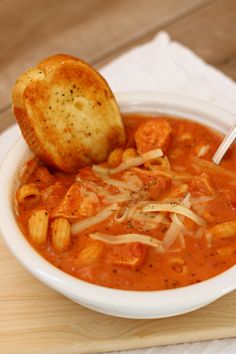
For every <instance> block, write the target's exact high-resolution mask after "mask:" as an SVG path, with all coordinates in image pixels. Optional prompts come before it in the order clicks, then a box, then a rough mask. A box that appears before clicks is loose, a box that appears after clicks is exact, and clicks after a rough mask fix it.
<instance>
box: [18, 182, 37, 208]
mask: <svg viewBox="0 0 236 354" xmlns="http://www.w3.org/2000/svg"><path fill="white" fill-rule="evenodd" d="M40 198H41V195H40V191H39V189H38V188H37V186H36V185H35V184H34V183H28V184H24V185H23V186H22V187H21V188H20V189H18V191H17V193H16V200H17V202H18V203H20V204H21V203H26V202H27V203H30V204H32V203H37V202H39V201H40Z"/></svg>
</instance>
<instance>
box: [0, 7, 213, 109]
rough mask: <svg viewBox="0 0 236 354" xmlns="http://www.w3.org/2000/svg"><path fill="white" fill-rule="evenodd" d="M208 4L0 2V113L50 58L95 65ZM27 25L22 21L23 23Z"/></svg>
mask: <svg viewBox="0 0 236 354" xmlns="http://www.w3.org/2000/svg"><path fill="white" fill-rule="evenodd" d="M209 3H212V1H210V0H191V1H189V0H165V1H162V0H112V1H110V0H82V1H77V0H70V1H68V0H60V1H59V2H58V1H57V0H42V1H38V0H21V1H18V0H8V1H1V2H0V24H1V25H0V27H1V31H0V44H1V48H4V50H0V108H2V107H6V105H7V104H9V102H10V87H11V86H12V84H13V83H14V81H15V80H16V77H17V76H18V75H19V74H20V73H21V72H22V71H24V70H25V69H27V68H28V67H30V66H34V65H35V63H37V62H38V61H40V60H41V59H42V58H44V57H47V56H49V55H51V54H55V53H61V52H62V53H69V54H72V55H76V56H79V57H80V58H82V59H84V60H86V61H88V62H90V63H92V64H96V63H98V62H99V61H101V60H103V59H105V58H107V57H108V56H110V55H113V54H115V53H116V52H118V51H119V50H121V49H124V48H127V47H128V46H130V45H132V44H133V43H137V42H138V41H139V40H140V38H143V36H146V35H147V33H155V32H157V31H158V30H159V29H160V28H162V27H163V26H166V25H167V24H169V23H171V22H173V21H176V20H178V19H180V18H182V17H183V16H187V15H188V14H190V13H192V12H193V11H195V10H197V9H199V8H202V7H203V6H206V5H207V4H209ZM26 19H27V20H26Z"/></svg>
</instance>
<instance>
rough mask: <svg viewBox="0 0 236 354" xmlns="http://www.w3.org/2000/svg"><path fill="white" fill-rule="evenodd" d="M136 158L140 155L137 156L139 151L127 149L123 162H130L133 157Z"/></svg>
mask: <svg viewBox="0 0 236 354" xmlns="http://www.w3.org/2000/svg"><path fill="white" fill-rule="evenodd" d="M136 156H138V154H137V151H136V150H135V149H134V148H127V149H125V151H124V152H123V155H122V161H126V160H129V159H132V158H133V157H136Z"/></svg>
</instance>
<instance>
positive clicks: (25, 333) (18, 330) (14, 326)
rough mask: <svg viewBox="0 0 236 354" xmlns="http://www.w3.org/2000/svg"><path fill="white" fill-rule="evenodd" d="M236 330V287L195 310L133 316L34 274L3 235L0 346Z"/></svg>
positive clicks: (10, 348)
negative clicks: (95, 304) (80, 298)
mask: <svg viewBox="0 0 236 354" xmlns="http://www.w3.org/2000/svg"><path fill="white" fill-rule="evenodd" d="M234 336H236V292H233V293H231V294H229V295H226V296H225V297H223V298H221V299H220V300H218V301H216V302H215V303H213V304H211V305H208V306H207V307H205V308H203V309H200V310H198V311H194V312H192V313H189V314H186V315H182V316H177V317H173V318H167V319H158V320H129V319H122V318H115V317H112V316H106V315H102V314H99V313H96V312H94V311H91V310H88V309H86V308H83V307H81V306H79V305H77V304H75V303H74V302H72V301H70V300H68V299H67V298H65V297H64V296H62V295H60V294H58V293H56V292H55V291H54V290H51V289H50V288H48V287H47V286H45V285H44V284H42V283H41V282H39V281H38V280H36V279H34V278H33V277H32V276H31V275H30V274H29V273H28V272H27V271H26V270H24V269H23V268H22V267H21V265H20V264H19V263H18V261H16V260H15V259H14V257H13V256H12V255H11V254H10V252H9V251H8V249H7V248H6V246H5V244H4V243H3V241H2V239H0V352H1V353H4V354H9V353H11V354H16V353H17V354H29V353H30V354H36V353H37V354H39V353H43V354H55V353H56V354H65V353H66V354H71V353H76V354H77V353H94V352H103V351H113V350H122V349H123V350H125V349H133V348H142V347H150V346H158V345H163V344H172V343H183V342H189V341H199V340H206V339H213V338H224V337H234Z"/></svg>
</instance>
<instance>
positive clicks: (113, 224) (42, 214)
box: [15, 115, 236, 290]
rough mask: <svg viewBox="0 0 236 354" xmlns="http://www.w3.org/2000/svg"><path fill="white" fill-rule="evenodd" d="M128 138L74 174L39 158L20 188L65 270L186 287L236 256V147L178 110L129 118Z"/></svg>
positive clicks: (34, 228)
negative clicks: (220, 151) (222, 149)
mask: <svg viewBox="0 0 236 354" xmlns="http://www.w3.org/2000/svg"><path fill="white" fill-rule="evenodd" d="M124 123H125V127H126V135H127V141H126V146H125V147H123V148H120V149H116V150H114V151H113V152H112V153H111V154H110V156H109V158H108V161H107V162H106V163H104V164H101V165H99V166H93V167H86V168H83V169H81V170H79V171H78V173H77V174H73V175H68V174H64V173H62V172H58V171H56V170H53V169H51V168H49V167H47V166H45V165H44V164H43V163H42V162H41V161H39V160H37V159H34V160H31V161H29V162H28V163H27V165H26V166H25V168H24V171H23V173H22V184H21V187H20V188H19V189H18V191H17V192H16V198H15V199H16V210H17V219H18V222H19V225H20V227H21V228H22V230H23V232H24V234H25V236H26V238H27V239H28V240H29V242H30V243H31V244H32V245H33V247H35V248H36V249H37V251H38V252H39V253H40V254H41V255H42V256H43V257H44V258H46V259H47V260H48V261H49V262H51V263H52V264H54V265H55V266H56V267H58V268H59V269H61V270H63V271H65V272H67V273H69V274H71V275H73V276H75V277H78V278H80V279H83V280H85V281H88V282H91V283H95V284H99V285H103V286H106V287H111V288H117V289H129V290H160V289H170V288H176V287H181V286H185V285H190V284H194V283H198V282H201V281H203V280H205V279H208V278H210V277H213V276H215V275H217V274H219V273H221V272H223V271H224V270H226V269H228V268H229V267H231V266H233V265H234V264H235V262H236V148H235V146H233V147H232V148H231V149H230V150H229V151H228V153H227V155H226V156H225V158H224V160H223V162H222V163H221V164H220V166H216V165H214V164H213V163H212V162H211V158H212V156H213V154H214V152H215V151H216V149H217V147H218V146H219V144H220V142H221V140H222V137H221V135H219V134H218V133H216V132H214V131H212V130H211V129H209V128H207V127H205V126H203V125H200V124H198V123H195V122H192V121H188V120H184V119H177V118H171V117H144V116H140V115H128V116H125V117H124Z"/></svg>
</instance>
